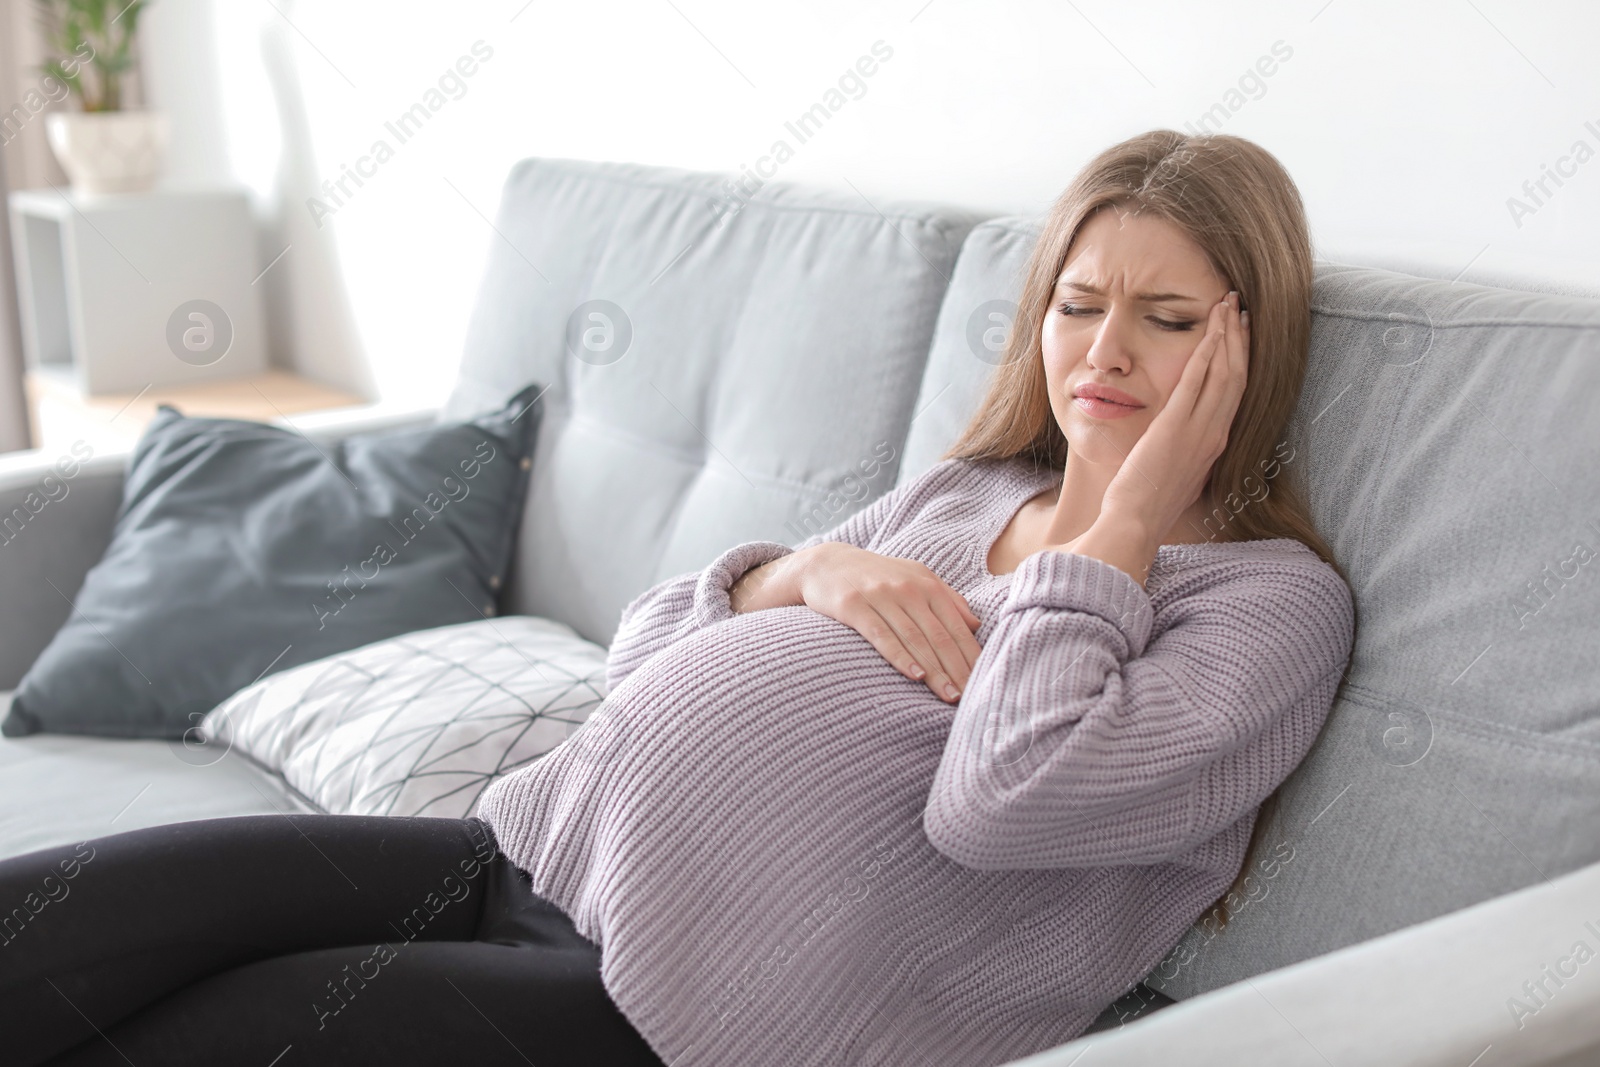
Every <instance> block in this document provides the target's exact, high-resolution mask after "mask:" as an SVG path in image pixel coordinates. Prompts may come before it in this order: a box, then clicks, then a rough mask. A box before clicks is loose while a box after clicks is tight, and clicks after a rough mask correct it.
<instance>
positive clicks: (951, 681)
mask: <svg viewBox="0 0 1600 1067" xmlns="http://www.w3.org/2000/svg"><path fill="white" fill-rule="evenodd" d="M769 569H771V570H781V571H782V572H783V573H782V574H781V576H780V575H777V574H772V573H768V574H760V573H759V572H762V571H768V570H769ZM773 578H778V579H779V581H776V582H774V581H771V579H773ZM763 585H765V588H763V589H761V591H760V592H759V593H757V594H756V595H755V597H747V598H741V597H740V596H739V595H738V594H739V592H740V587H741V586H744V587H747V588H749V587H761V586H763ZM780 586H781V587H782V589H783V590H784V594H785V595H781V597H780V601H777V602H782V601H788V602H790V603H792V602H793V601H794V600H799V601H800V602H801V603H803V604H805V605H806V606H807V607H809V608H811V609H812V610H813V611H816V612H818V613H820V614H822V615H826V616H828V617H829V618H831V619H837V620H838V621H839V622H842V623H844V624H845V625H846V626H848V627H850V628H851V629H852V630H855V631H856V632H857V633H859V634H861V636H862V637H865V638H866V639H867V640H868V641H869V642H871V643H872V647H873V648H876V649H877V650H878V651H879V652H880V653H881V654H882V655H883V658H884V659H885V660H887V661H888V662H889V663H890V664H892V665H893V666H894V668H895V670H897V671H899V672H900V673H901V674H903V675H905V676H906V677H907V678H911V679H914V680H917V681H923V682H926V683H927V685H928V688H929V689H931V690H933V693H934V695H935V696H937V697H939V699H941V700H944V701H947V702H949V703H952V704H954V703H955V702H956V701H957V700H959V699H960V698H961V691H962V690H963V689H965V688H966V685H967V679H968V677H969V676H970V675H971V674H972V665H973V664H974V663H976V662H977V659H978V653H979V652H981V651H982V646H981V645H979V644H978V640H977V638H975V637H974V636H973V631H975V630H976V629H977V628H978V627H979V625H980V620H979V619H978V617H977V616H976V615H974V614H973V613H972V608H971V607H970V606H969V605H968V604H967V600H966V598H965V597H963V596H962V595H961V594H960V593H958V592H956V591H955V590H954V589H951V588H950V587H949V586H948V585H946V584H945V582H944V580H943V579H942V578H940V577H939V576H938V575H937V574H935V573H933V571H931V570H929V569H928V568H927V567H925V566H923V565H922V564H921V563H918V562H917V561H915V560H910V559H897V558H895V557H893V556H880V555H878V553H876V552H869V551H867V550H866V549H863V548H857V547H855V546H854V545H850V544H845V543H844V542H839V541H829V542H824V543H823V544H820V545H813V546H812V547H811V548H807V549H803V550H802V551H799V552H794V553H791V554H790V555H787V556H784V557H783V558H782V559H777V560H773V561H772V562H771V563H767V564H763V565H762V566H760V567H756V568H753V569H752V570H750V571H749V572H747V573H746V574H745V575H744V577H742V578H741V579H740V580H739V582H738V583H736V584H735V587H734V589H732V590H730V593H733V594H735V595H734V596H733V597H732V599H733V601H734V602H735V603H740V602H741V600H743V603H744V604H745V605H746V606H747V607H748V608H757V607H761V606H767V605H764V604H761V603H758V602H757V601H758V600H759V599H760V598H762V597H763V595H764V594H767V593H769V592H774V591H775V590H776V589H777V588H778V587H780ZM947 686H951V687H954V692H953V693H952V692H950V691H949V690H947V688H946V687H947Z"/></svg>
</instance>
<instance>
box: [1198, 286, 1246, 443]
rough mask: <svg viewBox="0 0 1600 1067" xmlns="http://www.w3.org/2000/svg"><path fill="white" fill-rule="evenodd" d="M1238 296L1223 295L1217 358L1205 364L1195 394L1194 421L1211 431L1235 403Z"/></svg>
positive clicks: (1238, 342) (1238, 327) (1229, 417)
mask: <svg viewBox="0 0 1600 1067" xmlns="http://www.w3.org/2000/svg"><path fill="white" fill-rule="evenodd" d="M1238 298H1239V295H1238V293H1237V292H1236V291H1230V292H1229V293H1228V295H1227V296H1225V297H1223V299H1222V341H1221V343H1220V344H1219V345H1218V349H1219V350H1220V358H1219V356H1218V355H1216V354H1214V355H1213V357H1212V358H1211V360H1210V362H1209V363H1208V364H1207V366H1206V375H1205V380H1204V381H1203V382H1202V383H1201V386H1200V395H1199V396H1198V397H1196V398H1195V405H1194V417H1195V419H1196V421H1197V422H1199V424H1200V425H1202V426H1205V427H1207V428H1208V429H1210V430H1212V431H1215V430H1216V429H1217V427H1216V423H1217V422H1218V421H1220V420H1222V419H1224V418H1226V419H1227V420H1229V421H1230V422H1231V421H1232V417H1233V416H1232V411H1231V410H1228V409H1229V408H1230V405H1231V406H1232V407H1237V406H1238V397H1237V396H1236V395H1235V394H1234V376H1235V372H1236V369H1237V365H1238V354H1237V353H1238V348H1239V344H1240V326H1239V317H1238V316H1239V312H1238V307H1237V302H1238Z"/></svg>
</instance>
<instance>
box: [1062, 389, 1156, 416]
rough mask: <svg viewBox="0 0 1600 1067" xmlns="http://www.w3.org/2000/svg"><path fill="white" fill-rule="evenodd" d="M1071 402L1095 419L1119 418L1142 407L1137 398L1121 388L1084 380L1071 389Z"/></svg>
mask: <svg viewBox="0 0 1600 1067" xmlns="http://www.w3.org/2000/svg"><path fill="white" fill-rule="evenodd" d="M1072 402H1073V403H1074V404H1076V405H1078V408H1079V410H1081V411H1083V412H1084V413H1085V414H1088V415H1092V416H1094V417H1095V418H1097V419H1120V418H1122V417H1123V416H1126V415H1132V414H1133V413H1134V412H1136V411H1140V410H1142V409H1143V408H1144V405H1143V404H1142V403H1140V402H1139V400H1138V399H1137V398H1135V397H1133V396H1130V395H1129V394H1127V393H1124V392H1123V391H1122V390H1121V389H1114V388H1112V387H1111V386H1109V385H1101V384H1099V383H1097V382H1084V383H1082V384H1081V385H1079V386H1078V387H1077V388H1076V389H1074V390H1073V391H1072Z"/></svg>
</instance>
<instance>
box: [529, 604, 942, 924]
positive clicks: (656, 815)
mask: <svg viewBox="0 0 1600 1067" xmlns="http://www.w3.org/2000/svg"><path fill="white" fill-rule="evenodd" d="M955 710H956V709H955V707H954V706H953V705H949V704H946V703H945V702H944V701H942V700H940V699H939V698H937V697H936V696H934V695H933V693H932V692H930V691H929V689H928V687H927V686H926V685H925V684H923V683H921V682H914V681H912V680H911V679H909V678H906V677H905V676H904V675H902V674H900V673H899V672H898V671H896V670H895V669H894V668H893V667H892V666H890V665H889V663H887V662H886V661H885V660H884V659H883V657H882V656H881V655H879V653H878V652H877V650H876V649H874V648H873V647H872V645H871V644H870V643H869V642H868V641H867V640H866V639H865V638H864V637H862V636H861V635H860V634H859V633H857V632H856V631H854V630H852V629H850V628H849V627H847V626H845V625H843V624H842V623H839V622H837V621H836V620H834V619H831V618H828V617H827V616H824V615H821V614H819V613H817V612H814V611H812V610H811V609H809V608H804V607H792V608H774V609H769V610H766V611H760V612H752V613H750V614H748V615H739V616H736V617H735V618H733V619H730V620H727V621H725V622H723V623H719V624H717V625H715V626H712V627H710V628H708V629H705V630H702V631H699V632H697V633H694V634H691V635H689V636H688V637H686V638H684V639H682V640H681V641H680V642H679V643H678V644H676V645H674V646H672V647H670V648H668V649H665V650H663V651H662V652H660V653H658V654H657V655H655V656H654V657H652V658H651V659H650V660H649V661H647V662H646V663H645V664H643V665H642V666H640V667H639V668H638V669H637V670H635V671H634V673H633V674H631V675H630V676H629V677H628V678H627V679H625V680H624V681H623V683H622V684H621V685H619V686H617V688H616V689H615V690H613V691H612V692H611V694H610V695H609V696H608V697H607V699H606V702H605V703H604V704H603V705H602V706H601V707H600V708H599V709H597V710H596V711H595V713H594V715H593V716H591V718H590V719H589V721H588V723H586V724H585V725H584V727H583V728H582V729H581V730H579V731H578V732H577V733H575V734H574V735H573V736H572V737H571V738H569V739H568V740H567V741H566V742H565V743H563V744H562V745H561V746H559V747H558V748H557V749H555V750H554V751H553V752H551V753H550V754H549V755H548V756H546V757H545V758H544V759H542V760H540V761H539V762H538V763H536V764H534V765H533V766H531V767H529V768H527V769H525V770H524V771H521V772H519V774H518V777H525V778H526V779H527V782H526V783H525V784H526V785H527V786H529V787H530V788H529V789H528V790H527V792H526V793H525V794H524V795H525V796H528V797H529V798H530V799H534V798H536V799H535V803H534V807H535V809H536V810H534V811H530V812H527V813H526V815H527V816H528V817H529V818H530V821H531V822H532V823H533V824H534V825H535V826H537V827H538V829H537V830H536V831H535V833H534V835H533V837H534V839H535V840H536V841H537V842H538V845H537V846H536V852H537V854H534V855H525V856H522V857H515V856H514V857H513V858H514V859H518V860H519V866H523V867H524V869H528V870H531V871H533V873H534V878H535V889H536V891H538V892H540V893H541V894H542V895H549V896H551V899H556V900H558V901H559V900H562V899H563V898H567V899H570V897H569V894H572V893H574V892H576V890H577V888H578V887H577V885H576V884H574V881H568V880H567V879H565V878H562V877H561V876H560V875H559V874H557V872H558V871H565V872H567V874H568V876H569V877H574V876H575V880H576V881H583V880H586V879H587V878H589V877H601V876H602V875H601V874H600V873H599V872H602V871H607V870H609V871H611V872H618V871H623V870H630V871H637V870H641V869H643V870H660V869H662V868H673V869H677V870H679V871H686V870H687V871H703V872H704V873H705V876H706V881H705V882H704V883H703V884H702V885H701V888H700V892H702V893H704V894H705V897H704V899H705V901H706V903H707V904H708V906H709V905H710V904H711V902H712V901H721V902H723V903H725V904H727V905H729V906H732V905H733V904H734V902H736V901H739V900H741V899H748V898H745V897H743V896H742V894H743V893H744V892H745V891H746V890H751V889H754V888H755V886H756V885H757V884H758V883H759V884H764V885H767V886H768V887H770V886H771V885H772V882H771V879H772V878H774V877H775V876H777V877H780V880H781V879H782V878H793V879H798V880H799V881H800V882H806V883H809V882H812V881H813V880H814V879H817V878H822V879H824V880H826V879H827V878H829V877H833V878H835V879H836V880H837V878H839V877H843V876H844V875H843V874H842V873H837V872H843V871H846V870H848V869H849V868H850V867H851V866H852V865H854V864H856V863H858V862H859V861H860V859H861V857H863V856H870V855H873V854H875V852H877V851H880V850H882V849H883V848H885V847H890V848H893V849H895V850H899V849H902V848H905V847H908V846H910V845H912V844H914V843H920V844H923V845H925V837H924V835H923V833H922V830H921V811H922V809H923V807H924V806H925V804H926V802H927V795H928V790H929V788H930V787H931V785H932V782H933V775H934V771H935V770H936V769H937V767H938V764H939V759H940V757H941V755H942V753H943V751H944V746H945V741H946V739H947V738H948V737H949V734H950V728H951V723H952V720H953V718H954V715H955ZM886 842H889V843H891V844H889V845H886V844H885V843H886ZM780 843H781V845H780ZM523 861H525V862H523ZM579 872H582V873H579ZM830 872H835V873H830ZM747 880H752V881H750V884H749V885H745V884H744V883H746V881H747ZM562 883H565V884H562ZM596 919H597V921H598V916H597V917H596Z"/></svg>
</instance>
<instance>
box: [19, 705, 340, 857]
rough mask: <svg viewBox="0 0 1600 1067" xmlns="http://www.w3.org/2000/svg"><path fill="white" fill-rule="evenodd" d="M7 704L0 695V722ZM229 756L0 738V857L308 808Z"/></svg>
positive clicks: (124, 744) (179, 747)
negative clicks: (194, 822)
mask: <svg viewBox="0 0 1600 1067" xmlns="http://www.w3.org/2000/svg"><path fill="white" fill-rule="evenodd" d="M10 704H11V694H10V693H0V715H4V714H5V713H6V711H7V709H8V708H9V706H10ZM315 810H317V809H316V808H315V807H314V806H313V805H311V804H310V803H309V802H308V801H306V799H305V798H303V797H301V796H299V795H297V794H296V793H294V792H293V791H292V790H290V789H288V788H286V787H285V786H284V784H283V781H282V779H280V778H278V777H276V776H275V775H272V774H269V773H267V772H266V771H264V770H262V769H261V768H259V767H257V766H256V765H255V764H253V763H251V762H250V761H249V760H248V759H246V758H245V757H244V756H243V755H242V754H240V753H238V752H226V751H220V750H218V749H215V748H211V749H207V748H205V747H204V746H197V745H194V744H186V743H185V742H183V741H149V740H130V739H125V738H107V737H70V736H67V735H64V734H34V735H33V736H31V737H0V859H4V858H6V857H7V856H20V855H22V854H23V853H24V852H32V851H34V850H35V849H41V848H49V847H50V846H52V845H69V844H72V843H73V842H76V841H86V840H88V839H90V838H94V837H104V836H105V835H106V834H115V833H119V832H121V831H123V830H137V829H140V828H141V827H145V826H160V825H163V824H165V823H171V822H182V821H183V820H186V819H211V818H221V817H223V816H227V815H269V814H271V813H273V812H290V811H301V812H305V811H315Z"/></svg>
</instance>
